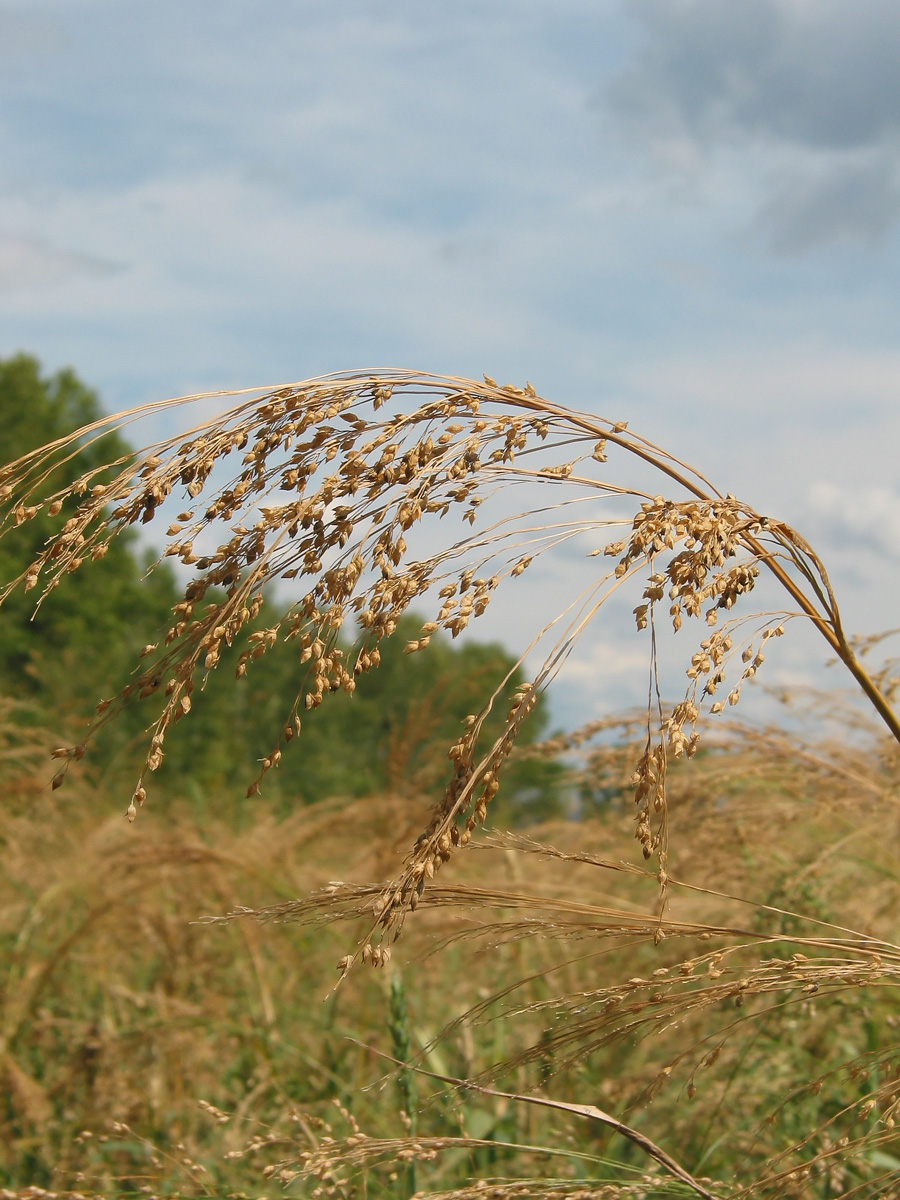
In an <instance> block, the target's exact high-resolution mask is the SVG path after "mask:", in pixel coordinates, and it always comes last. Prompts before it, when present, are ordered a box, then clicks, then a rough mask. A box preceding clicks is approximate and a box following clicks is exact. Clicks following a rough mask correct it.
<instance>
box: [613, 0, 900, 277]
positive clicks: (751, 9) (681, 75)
mask: <svg viewBox="0 0 900 1200" xmlns="http://www.w3.org/2000/svg"><path fill="white" fill-rule="evenodd" d="M633 11H634V12H635V13H636V16H637V19H638V21H639V24H640V28H641V34H642V37H641V40H640V44H639V45H638V47H637V50H636V52H635V53H634V55H633V57H632V60H631V61H630V63H629V64H628V65H627V66H626V67H625V69H624V70H622V71H620V72H619V73H618V75H616V76H615V77H614V78H613V79H612V80H611V81H610V83H609V84H608V86H607V87H606V89H605V90H604V92H603V94H602V105H603V107H604V109H605V111H606V113H607V114H608V115H609V116H610V117H611V118H613V120H614V121H615V122H616V123H617V124H618V125H619V126H620V128H621V129H622V131H623V132H624V133H625V134H626V136H627V138H628V139H629V140H630V141H631V142H632V144H637V145H638V146H639V147H641V148H642V149H643V150H644V151H646V152H647V153H649V155H650V156H651V158H652V160H653V161H654V162H656V163H657V164H658V165H659V166H661V167H663V168H664V169H667V170H672V169H675V170H677V171H679V172H681V173H686V174H688V175H694V176H698V175H701V174H702V173H703V171H704V170H707V169H709V167H710V166H711V164H712V162H713V161H714V160H720V161H721V160H722V159H723V158H728V157H729V156H730V160H731V161H734V158H735V155H736V156H737V159H738V160H739V165H738V169H741V167H742V168H743V169H744V170H745V171H749V172H750V174H751V175H753V174H755V175H756V176H757V186H760V185H761V187H762V190H763V192H764V194H765V195H766V198H765V199H764V200H763V202H762V204H761V206H760V207H759V211H758V214H757V218H756V221H755V222H754V226H753V228H754V230H755V231H756V232H759V233H761V234H762V236H763V238H764V240H765V241H766V242H767V243H768V246H769V248H770V250H772V251H773V252H774V253H776V254H788V255H791V254H802V253H805V252H807V251H809V250H811V249H813V248H814V247H816V246H819V245H824V244H826V243H829V242H832V241H834V240H836V239H843V238H847V237H850V238H854V239H859V240H862V241H864V242H868V243H870V244H874V243H877V242H878V241H879V240H880V239H882V238H883V237H884V236H885V234H886V232H887V231H888V230H889V229H890V228H892V227H893V226H894V225H895V224H896V223H897V221H898V219H900V177H898V172H897V169H896V162H897V149H898V146H900V72H898V71H897V69H896V64H897V61H898V59H900V8H898V6H897V5H896V3H894V2H893V0H858V2H857V3H855V4H853V5H848V4H845V3H841V2H840V0H816V2H815V3H812V2H810V0H743V2H742V3H741V4H740V5H731V4H725V3H722V2H721V0H680V2H678V3H673V2H672V0H638V3H636V4H635V6H634V9H633ZM786 165H789V171H787V172H786V171H785V170H784V169H783V168H784V167H785V166H786ZM773 175H774V176H775V178H774V180H773V178H772V176H773Z"/></svg>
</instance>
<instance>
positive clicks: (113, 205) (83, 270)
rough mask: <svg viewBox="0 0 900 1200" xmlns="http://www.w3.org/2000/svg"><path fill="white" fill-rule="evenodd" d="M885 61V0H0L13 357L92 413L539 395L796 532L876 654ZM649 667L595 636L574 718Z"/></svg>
mask: <svg viewBox="0 0 900 1200" xmlns="http://www.w3.org/2000/svg"><path fill="white" fill-rule="evenodd" d="M898 61H900V6H898V5H897V3H896V0H855V2H854V3H853V4H852V5H849V4H847V3H846V0H742V2H741V3H740V4H734V3H733V2H732V0H515V2H513V0H490V2H481V3H477V2H474V0H457V2H456V3H454V4H447V5H433V4H422V3H420V2H418V0H342V3H341V4H339V5H336V4H334V3H333V0H256V2H254V3H250V2H249V0H219V3H217V4H215V5H207V4H200V3H197V2H196V0H193V2H192V0H178V2H177V3H176V2H174V0H155V2H154V4H152V5H148V4H145V3H139V2H137V0H0V356H6V355H8V354H11V353H13V352H15V351H17V350H25V351H28V352H29V353H32V354H34V355H35V356H37V357H38V358H39V359H40V360H41V362H42V363H43V364H44V366H45V368H46V369H47V370H55V369H57V368H58V367H61V366H63V365H72V366H74V367H75V369H76V370H77V371H78V373H79V375H80V376H81V377H82V378H83V379H84V380H85V381H86V382H87V383H89V384H90V385H91V386H92V387H94V388H96V389H97V391H98V393H99V395H100V398H101V401H102V403H103V404H104V406H105V407H106V408H107V409H109V410H116V409H120V408H125V407H131V406H133V405H135V404H139V403H142V402H145V401H150V400H158V399H162V398H165V397H168V396H173V395H180V394H183V393H187V392H195V391H205V390H213V389H218V388H236V387H245V386H255V385H263V384H277V383H282V382H289V381H295V380H300V379H303V378H305V377H308V376H313V375H319V374H321V373H323V372H325V371H329V370H336V369H342V368H349V367H370V366H403V367H415V368H420V369H423V370H429V371H434V372H444V373H452V374H455V375H468V376H473V377H476V378H477V377H480V375H481V374H482V373H483V372H486V373H487V374H489V375H491V376H494V377H495V378H498V379H501V380H502V381H506V380H510V381H513V382H518V383H523V382H524V381H525V380H526V379H528V380H530V381H531V382H532V383H533V384H534V386H535V387H536V388H537V390H538V391H539V392H540V393H541V394H542V395H544V396H547V397H548V398H549V399H551V400H554V401H557V402H561V403H564V404H568V405H571V406H573V407H577V408H583V409H587V410H590V411H593V412H598V413H601V414H602V415H604V416H607V417H611V418H613V419H622V420H627V421H628V422H629V427H630V428H631V429H634V430H636V431H638V432H640V433H642V434H644V435H645V436H647V437H649V438H651V439H652V440H654V441H656V442H657V443H659V444H661V445H663V446H665V447H666V448H667V449H670V450H672V451H673V452H675V453H676V454H678V455H679V456H681V457H683V458H686V459H687V460H688V461H690V462H692V463H693V464H694V465H696V466H697V467H698V468H700V469H701V470H702V471H703V473H704V474H706V475H707V476H708V477H710V478H711V479H712V480H713V481H714V482H715V483H716V484H717V485H718V486H719V487H720V488H721V489H722V490H723V491H730V492H733V493H735V494H736V495H738V496H740V497H742V498H745V499H746V500H747V501H748V502H750V503H752V504H753V505H754V506H755V507H756V508H757V509H758V510H760V511H764V512H767V513H772V514H773V515H777V516H778V517H780V518H782V519H784V520H786V521H788V522H789V523H791V524H793V525H794V526H796V527H797V528H798V529H800V530H801V532H803V533H804V534H805V535H806V536H807V538H808V539H809V540H810V541H811V542H812V543H813V544H814V545H815V546H816V547H817V548H818V549H819V550H820V552H821V554H822V557H823V558H824V559H825V561H826V564H827V565H828V566H829V568H830V572H831V575H832V578H833V582H834V584H835V586H836V589H837V591H838V594H839V598H840V599H841V601H842V604H843V609H844V613H845V623H846V625H847V627H848V628H849V629H852V630H858V631H859V632H864V633H869V632H872V631H874V630H877V629H883V628H887V627H889V626H894V625H898V624H900V619H898V602H897V596H898V589H897V577H898V569H900V467H898V463H897V459H898V447H900V333H898V330H900V323H898V317H900V234H898V230H900V153H898V152H900V72H898V71H897V69H896V65H897V62H898ZM586 569H587V568H586V567H585V566H584V564H582V565H581V566H580V567H579V568H578V571H580V572H581V575H579V578H581V577H583V576H584V571H585V570H586ZM576 574H578V572H576ZM558 576H559V572H555V573H554V572H553V571H548V572H546V573H545V574H544V576H543V579H540V578H538V579H537V580H536V581H535V582H534V583H533V584H531V583H529V584H527V585H525V584H523V587H524V588H525V590H524V591H523V593H522V599H521V600H520V601H517V603H519V605H520V607H522V606H524V608H527V607H528V605H529V604H530V603H531V600H535V602H536V593H535V592H534V591H532V592H528V590H527V588H528V587H531V588H532V589H538V590H541V589H542V590H543V592H544V593H545V594H546V593H550V592H552V593H553V597H554V598H555V596H556V595H557V591H558V589H559V587H560V586H561V585H560V583H559V578H558ZM545 598H546V595H545ZM518 625H519V622H518V621H509V620H506V621H503V620H501V619H500V618H499V617H496V618H495V617H493V616H491V617H490V618H489V619H487V621H486V624H485V626H484V628H483V634H484V636H492V637H501V638H503V639H504V640H505V641H506V642H507V644H510V646H511V648H520V647H518V645H517V644H516V638H517V636H518V635H519V630H518ZM781 641H782V642H787V641H788V639H782V640H781ZM826 649H827V648H826ZM642 653H643V651H642V650H641V649H640V647H639V648H638V650H637V651H636V649H635V643H634V641H633V639H631V638H630V635H628V633H627V631H625V630H622V629H621V628H618V627H615V626H613V627H609V628H605V629H598V630H597V631H595V632H594V633H592V635H591V638H590V639H588V640H587V641H586V643H585V646H584V649H583V652H582V654H581V656H580V657H579V658H578V659H577V660H576V661H573V663H572V664H571V665H570V667H569V668H568V670H569V675H568V682H569V690H568V699H567V700H565V701H558V702H557V704H558V708H557V711H559V712H560V713H561V714H562V718H563V719H565V720H566V722H567V723H571V721H572V720H573V719H574V717H575V716H576V715H578V716H582V715H583V716H585V717H588V716H592V715H595V714H596V712H597V710H598V707H602V706H603V705H604V704H608V703H609V702H610V701H611V700H612V699H616V700H620V699H622V698H625V699H627V700H630V699H633V698H634V695H635V693H634V691H633V688H632V684H631V682H630V680H631V679H632V677H633V675H634V668H635V663H636V662H639V661H641V655H642ZM779 653H780V654H781V659H780V661H779V663H778V664H777V665H776V666H775V668H773V671H772V674H771V676H770V682H773V683H774V682H777V681H778V680H779V679H782V680H790V679H806V678H808V679H814V678H817V675H816V672H817V669H818V667H817V664H818V663H819V662H821V661H822V659H823V657H824V656H823V653H822V650H820V649H818V648H817V647H816V646H815V645H813V644H811V643H810V641H809V639H806V640H804V639H802V638H801V639H799V640H798V641H797V643H796V644H795V645H794V646H793V647H792V648H789V649H785V650H781V643H779ZM773 656H774V654H773ZM641 686H644V684H643V681H642V684H641ZM638 690H639V691H640V688H639V689H638Z"/></svg>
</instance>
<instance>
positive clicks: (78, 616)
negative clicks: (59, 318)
mask: <svg viewBox="0 0 900 1200" xmlns="http://www.w3.org/2000/svg"><path fill="white" fill-rule="evenodd" d="M100 415H101V413H100V408H99V405H98V403H97V397H96V395H95V394H94V393H93V392H92V391H90V390H89V389H88V388H86V387H85V386H84V384H83V383H81V382H80V381H79V379H78V377H77V376H76V375H75V373H74V372H73V371H71V370H63V371H60V372H58V373H57V374H56V375H54V376H52V377H50V378H45V377H42V376H41V373H40V366H39V364H38V363H37V361H36V360H35V359H34V358H31V357H29V356H27V355H24V354H19V355H16V356H14V357H13V358H9V359H6V360H0V429H2V430H3V439H2V454H0V457H2V460H3V462H11V461H13V460H15V459H16V458H18V457H20V456H21V455H22V454H25V453H27V451H29V450H31V449H32V448H33V447H35V446H39V445H42V444H44V443H46V442H51V441H53V440H55V439H56V438H58V437H61V436H62V435H63V434H66V433H69V432H71V430H73V429H78V428H80V427H81V426H83V425H87V424H89V423H90V422H92V421H95V420H96V419H97V418H98V417H99V416H100ZM127 452H128V447H127V446H126V445H125V443H124V442H123V441H122V440H121V439H120V438H119V437H117V436H116V435H108V436H106V437H104V438H102V439H99V440H97V441H96V442H94V443H93V444H90V445H84V446H83V447H82V448H80V449H79V450H78V452H77V453H76V454H75V455H73V456H71V457H69V458H68V460H67V461H62V460H61V461H60V463H59V465H58V466H57V467H56V469H55V470H54V472H53V475H52V476H51V479H50V480H49V481H48V483H47V484H46V485H45V489H46V490H47V491H51V490H55V489H56V488H59V487H62V486H64V485H65V484H68V483H71V482H73V481H75V480H76V479H78V478H80V476H81V475H82V474H83V473H84V472H85V471H86V470H87V469H89V468H90V467H92V466H95V465H96V464H98V463H102V462H107V461H109V460H110V459H111V458H117V457H119V456H120V455H123V454H126V453H127ZM69 507H70V508H74V505H73V504H71V503H70V505H69ZM66 511H67V510H66V509H64V510H63V515H62V518H57V519H56V520H54V519H53V518H51V517H49V516H47V515H46V513H42V514H40V515H39V516H38V517H36V518H35V519H34V520H32V521H30V522H28V523H27V524H26V525H23V526H21V527H20V528H16V529H10V530H9V531H8V532H6V533H5V535H4V537H3V538H2V540H0V579H2V580H4V581H6V580H9V579H10V578H13V577H15V576H16V575H18V574H20V573H21V572H22V571H23V570H24V569H25V568H26V567H27V566H28V564H29V563H30V562H31V561H32V559H33V557H34V554H35V551H36V550H37V549H38V547H40V546H41V545H43V544H44V542H45V541H46V540H47V539H48V538H49V537H50V536H51V535H52V534H53V532H54V531H55V530H56V529H58V527H59V520H60V519H64V517H65V513H66ZM145 566H146V563H145V562H142V560H141V559H140V557H139V553H138V547H137V539H136V537H135V535H134V534H132V533H130V532H128V533H126V534H125V535H124V536H123V537H119V538H117V539H116V540H115V541H114V542H113V543H112V544H111V546H110V548H109V552H108V553H107V555H106V557H105V558H103V559H101V560H100V561H98V562H95V563H92V564H91V569H90V570H89V571H87V572H85V575H84V578H80V577H79V576H80V573H76V574H75V575H73V576H72V577H71V578H68V579H66V581H65V585H64V586H61V587H60V588H59V589H57V590H56V591H55V592H54V593H52V594H51V595H50V596H48V597H47V599H46V600H45V601H44V602H43V604H41V606H40V607H39V608H38V609H37V610H35V601H34V596H35V595H36V594H37V593H28V594H26V593H25V592H23V591H22V590H21V589H17V590H16V591H15V592H13V593H12V595H11V596H9V597H8V598H7V600H6V602H5V603H4V605H3V610H2V620H0V692H6V693H7V694H11V695H14V696H19V697H27V698H29V699H36V700H38V701H40V702H41V703H43V704H45V705H46V706H47V707H48V708H50V707H52V708H53V710H54V711H55V713H56V715H57V717H60V716H61V717H64V718H69V717H73V716H75V714H78V716H79V717H81V718H84V717H86V715H87V713H88V712H89V710H90V707H91V706H92V705H93V704H95V703H96V702H97V700H98V699H99V698H100V697H101V696H103V695H105V694H107V693H108V692H109V691H110V689H111V688H112V686H113V684H114V683H115V682H116V681H117V680H121V679H122V678H123V677H125V676H127V672H128V671H130V670H131V668H132V666H133V664H134V659H135V656H136V654H137V653H138V652H139V651H140V648H141V646H142V645H143V644H144V643H145V642H146V641H147V639H148V637H149V635H150V634H151V633H152V632H153V630H155V629H157V628H159V626H160V625H161V624H162V622H163V621H165V618H166V614H167V612H168V610H169V608H170V606H171V604H172V603H173V602H174V599H175V591H174V577H173V575H172V573H171V572H170V571H169V570H159V571H156V572H154V573H153V574H152V575H151V576H150V577H149V578H148V579H142V576H143V574H144V567H145Z"/></svg>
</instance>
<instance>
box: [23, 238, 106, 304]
mask: <svg viewBox="0 0 900 1200" xmlns="http://www.w3.org/2000/svg"><path fill="white" fill-rule="evenodd" d="M124 269H125V268H124V266H123V265H122V264H121V263H116V262H111V261H109V260H107V259H104V258H98V257H95V256H94V255H91V254H79V253H77V252H75V251H71V250H60V249H57V248H56V247H54V246H51V245H49V244H48V243H46V242H43V241H40V240H37V239H33V238H28V237H15V236H12V237H10V236H6V235H4V234H0V291H4V292H5V291H15V290H19V289H22V288H35V287H46V286H48V285H53V284H58V283H62V282H63V281H65V280H68V279H73V278H79V277H80V278H85V277H87V278H93V279H96V278H100V277H103V276H106V275H115V274H117V273H118V272H120V271H123V270H124Z"/></svg>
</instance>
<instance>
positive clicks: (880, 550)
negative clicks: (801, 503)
mask: <svg viewBox="0 0 900 1200" xmlns="http://www.w3.org/2000/svg"><path fill="white" fill-rule="evenodd" d="M809 507H810V509H811V511H812V513H813V515H814V516H816V517H818V518H819V520H820V521H822V522H823V523H824V524H825V525H827V527H828V529H829V532H830V535H831V538H832V540H833V541H835V542H836V543H838V544H843V545H845V546H847V547H853V548H854V549H856V548H860V547H865V548H867V549H869V550H874V551H875V552H876V553H877V554H879V555H884V556H886V557H887V558H889V559H893V560H894V561H900V494H898V493H896V492H895V491H894V490H893V489H892V488H889V487H883V486H872V487H853V488H848V487H841V486H839V485H838V484H835V483H833V482H830V481H828V482H826V481H824V480H822V481H819V482H818V483H815V484H813V486H812V487H811V488H810V490H809Z"/></svg>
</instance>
